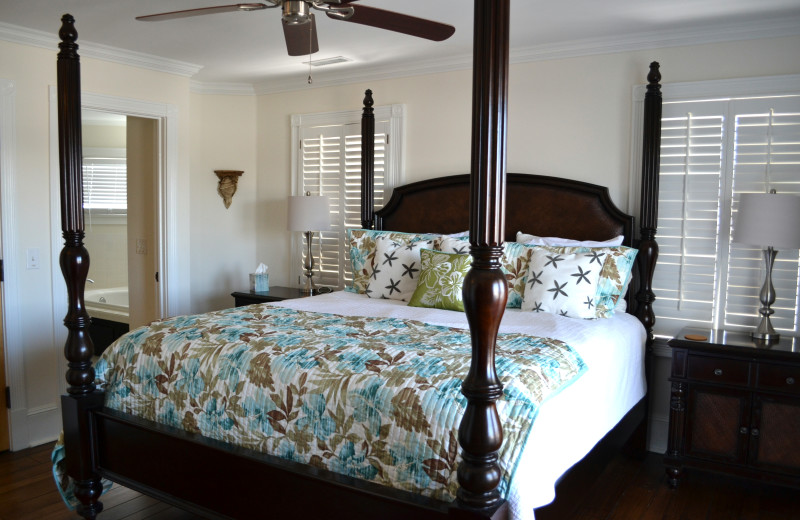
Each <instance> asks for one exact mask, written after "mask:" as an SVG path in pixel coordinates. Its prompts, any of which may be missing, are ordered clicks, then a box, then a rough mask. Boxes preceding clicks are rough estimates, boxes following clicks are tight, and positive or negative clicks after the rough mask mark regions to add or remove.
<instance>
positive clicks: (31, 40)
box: [0, 22, 203, 78]
mask: <svg viewBox="0 0 800 520" xmlns="http://www.w3.org/2000/svg"><path fill="white" fill-rule="evenodd" d="M0 40H5V41H8V42H11V43H19V44H22V45H31V46H33V47H41V48H43V49H48V50H57V49H58V43H59V42H58V39H57V38H56V37H54V35H53V34H51V33H49V32H44V31H37V30H34V29H28V28H25V27H20V26H18V25H11V24H7V23H3V22H0ZM78 45H79V49H78V51H79V53H80V55H81V56H83V57H86V58H93V59H98V60H103V61H110V62H112V63H119V64H122V65H129V66H131V67H138V68H141V69H148V70H154V71H157V72H166V73H167V74H175V75H178V76H183V77H187V78H190V77H192V76H194V75H195V74H197V73H198V72H200V69H202V68H203V66H202V65H195V64H194V63H187V62H184V61H178V60H172V59H169V58H162V57H160V56H154V55H152V54H144V53H141V52H134V51H128V50H125V49H120V48H117V47H111V46H109V45H102V44H98V43H92V42H89V41H82V42H79V44H78Z"/></svg>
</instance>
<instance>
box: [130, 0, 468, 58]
mask: <svg viewBox="0 0 800 520" xmlns="http://www.w3.org/2000/svg"><path fill="white" fill-rule="evenodd" d="M356 1H357V0H326V1H324V2H322V1H311V0H266V2H265V3H264V2H259V3H251V4H233V5H219V6H214V7H201V8H198V9H186V10H183V11H171V12H168V13H159V14H151V15H147V16H137V17H136V19H137V20H142V21H146V22H155V21H161V20H172V19H174V18H185V17H188V16H200V15H205V14H216V13H229V12H233V11H260V10H262V9H273V8H275V7H281V8H282V10H283V17H282V23H283V35H284V37H285V39H286V49H287V50H288V51H289V56H304V55H307V54H313V53H315V52H317V51H318V50H319V43H318V41H317V27H316V22H315V21H314V14H313V13H312V12H311V9H316V10H317V11H322V12H324V13H325V14H326V15H328V18H332V19H334V20H342V21H345V22H353V23H359V24H362V25H369V26H371V27H377V28H379V29H386V30H388V31H395V32H399V33H403V34H408V35H411V36H417V37H419V38H426V39H428V40H433V41H437V42H438V41H443V40H446V39H447V38H449V37H450V36H452V35H453V33H454V32H455V30H456V29H455V27H453V26H452V25H447V24H443V23H439V22H434V21H432V20H426V19H424V18H417V17H415V16H409V15H406V14H401V13H396V12H393V11H387V10H385V9H378V8H376V7H367V6H364V5H360V4H354V2H356Z"/></svg>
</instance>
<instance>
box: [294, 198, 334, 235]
mask: <svg viewBox="0 0 800 520" xmlns="http://www.w3.org/2000/svg"><path fill="white" fill-rule="evenodd" d="M287 228H288V230H289V231H325V230H327V229H330V228H331V199H330V198H329V197H328V196H326V195H313V196H303V195H300V196H294V197H289V224H288V226H287Z"/></svg>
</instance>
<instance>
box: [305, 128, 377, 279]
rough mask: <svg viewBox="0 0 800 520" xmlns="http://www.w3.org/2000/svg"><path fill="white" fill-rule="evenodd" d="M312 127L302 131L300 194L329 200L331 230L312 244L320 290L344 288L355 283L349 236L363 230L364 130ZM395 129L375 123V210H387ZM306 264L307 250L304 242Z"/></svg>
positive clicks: (322, 234) (320, 234) (315, 275)
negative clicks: (391, 139) (350, 231)
mask: <svg viewBox="0 0 800 520" xmlns="http://www.w3.org/2000/svg"><path fill="white" fill-rule="evenodd" d="M354 118H355V120H356V121H358V123H355V122H354V123H343V124H324V125H308V126H304V127H302V128H301V132H300V140H301V143H300V148H301V154H300V157H301V160H300V164H299V169H300V171H301V172H302V178H301V179H300V183H299V188H300V192H301V193H305V192H307V191H308V192H310V193H311V194H312V195H327V196H328V197H330V200H331V229H330V230H327V231H322V232H320V233H315V238H314V240H313V242H312V254H313V255H314V280H315V283H316V284H317V285H325V286H330V287H337V288H343V287H344V286H345V285H346V284H349V283H350V282H351V281H352V279H353V276H352V273H351V269H350V247H349V244H348V243H347V230H348V229H359V228H361V124H360V113H354ZM389 128H390V123H389V121H385V120H377V118H376V121H375V166H374V171H375V182H374V187H375V194H374V197H375V208H376V209H379V208H381V207H382V206H383V203H384V200H385V197H386V194H385V192H386V190H388V189H390V188H391V186H390V183H389V182H388V179H387V155H388V153H387V152H388V133H389ZM301 245H302V253H301V258H302V261H303V262H305V255H306V251H307V248H306V244H305V237H304V238H303V240H302V244H301Z"/></svg>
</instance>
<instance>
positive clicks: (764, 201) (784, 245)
mask: <svg viewBox="0 0 800 520" xmlns="http://www.w3.org/2000/svg"><path fill="white" fill-rule="evenodd" d="M733 241H734V242H739V243H742V244H748V245H752V246H760V247H762V248H764V262H765V263H766V269H767V272H766V277H765V279H764V286H763V287H762V288H761V294H760V299H761V309H759V314H761V321H760V322H759V324H758V327H757V328H756V330H754V331H753V332H752V334H751V335H752V336H753V338H754V339H757V340H762V341H768V342H773V341H778V340H779V339H780V334H778V333H777V332H775V329H774V328H773V327H772V323H771V322H770V318H769V317H770V316H771V315H772V314H773V313H774V312H775V311H773V310H772V309H771V308H770V306H771V305H772V304H773V303H775V288H774V287H773V286H772V265H773V264H774V262H775V255H777V253H778V251H777V250H776V249H775V248H780V249H798V248H800V197H798V196H796V195H789V194H778V193H775V190H772V191H770V193H743V194H742V195H741V197H740V198H739V212H738V214H737V216H736V225H735V227H734V230H733Z"/></svg>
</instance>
